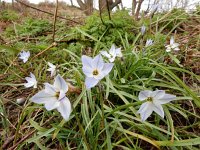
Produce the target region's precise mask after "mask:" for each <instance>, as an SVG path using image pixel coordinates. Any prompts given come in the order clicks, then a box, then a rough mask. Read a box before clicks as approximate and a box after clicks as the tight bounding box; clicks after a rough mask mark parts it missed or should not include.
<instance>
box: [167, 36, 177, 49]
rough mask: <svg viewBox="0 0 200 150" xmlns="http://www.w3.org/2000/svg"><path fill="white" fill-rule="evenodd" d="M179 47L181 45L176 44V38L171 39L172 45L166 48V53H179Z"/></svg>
mask: <svg viewBox="0 0 200 150" xmlns="http://www.w3.org/2000/svg"><path fill="white" fill-rule="evenodd" d="M178 46H179V44H178V43H175V41H174V37H173V36H172V37H171V38H170V44H169V45H166V46H165V47H166V52H171V51H172V50H174V51H179V50H180V49H179V47H178Z"/></svg>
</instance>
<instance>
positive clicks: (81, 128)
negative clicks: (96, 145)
mask: <svg viewBox="0 0 200 150" xmlns="http://www.w3.org/2000/svg"><path fill="white" fill-rule="evenodd" d="M75 118H76V121H77V122H78V126H79V129H80V131H81V135H82V137H83V140H84V142H85V144H86V147H87V150H90V146H89V144H88V142H87V138H86V136H85V133H84V129H83V126H82V125H81V123H80V120H79V118H78V116H77V114H76V112H75Z"/></svg>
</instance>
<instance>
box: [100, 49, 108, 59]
mask: <svg viewBox="0 0 200 150" xmlns="http://www.w3.org/2000/svg"><path fill="white" fill-rule="evenodd" d="M100 54H101V55H103V56H105V57H107V58H110V57H111V56H110V54H108V52H107V51H100Z"/></svg>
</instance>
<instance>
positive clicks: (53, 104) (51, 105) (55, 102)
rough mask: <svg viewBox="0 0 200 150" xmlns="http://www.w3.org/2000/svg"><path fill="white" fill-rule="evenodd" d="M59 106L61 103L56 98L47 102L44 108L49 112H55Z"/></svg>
mask: <svg viewBox="0 0 200 150" xmlns="http://www.w3.org/2000/svg"><path fill="white" fill-rule="evenodd" d="M59 104H60V102H59V101H58V100H57V99H56V98H54V99H51V100H49V101H46V102H45V105H44V106H45V108H46V109H47V110H53V109H55V108H58V107H59Z"/></svg>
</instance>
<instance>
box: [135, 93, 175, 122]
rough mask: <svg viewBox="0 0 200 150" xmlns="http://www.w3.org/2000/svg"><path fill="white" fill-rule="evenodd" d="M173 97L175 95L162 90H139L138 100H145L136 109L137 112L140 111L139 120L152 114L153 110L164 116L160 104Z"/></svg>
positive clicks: (143, 119) (167, 101)
mask: <svg viewBox="0 0 200 150" xmlns="http://www.w3.org/2000/svg"><path fill="white" fill-rule="evenodd" d="M175 98H176V96H175V95H172V94H166V93H165V91H164V90H156V91H149V90H145V91H141V92H140V93H139V100H140V101H144V100H146V102H145V103H143V104H142V105H141V106H140V109H139V110H138V113H140V116H141V120H142V121H145V120H146V119H147V118H148V117H149V116H150V115H151V114H152V112H153V111H154V112H156V113H157V114H158V115H160V116H161V117H162V118H164V111H163V108H162V104H166V103H169V102H170V101H172V100H174V99H175Z"/></svg>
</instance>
